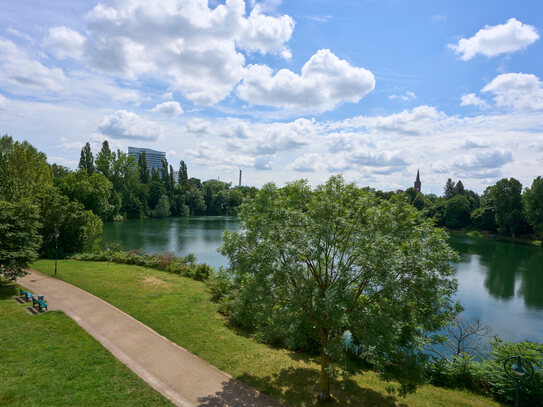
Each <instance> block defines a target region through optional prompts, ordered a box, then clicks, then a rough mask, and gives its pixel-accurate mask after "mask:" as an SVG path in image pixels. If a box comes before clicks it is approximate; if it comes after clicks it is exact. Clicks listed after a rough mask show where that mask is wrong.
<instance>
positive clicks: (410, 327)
mask: <svg viewBox="0 0 543 407" xmlns="http://www.w3.org/2000/svg"><path fill="white" fill-rule="evenodd" d="M239 216H240V219H241V231H240V232H237V233H228V232H227V233H225V236H224V245H223V247H222V249H221V251H222V253H223V254H224V255H226V256H227V257H228V259H229V262H230V268H231V273H232V275H233V279H234V283H235V284H236V285H237V290H236V298H235V299H233V302H234V304H233V305H231V306H232V307H234V308H235V310H234V315H237V318H238V321H242V320H243V319H245V320H246V321H244V322H245V325H246V326H249V327H251V328H252V329H254V330H255V331H256V332H257V333H260V335H261V336H262V337H267V338H268V339H271V340H273V339H274V338H275V339H276V340H279V341H280V340H281V339H283V340H285V341H286V340H288V338H291V337H293V336H303V335H306V336H310V335H313V336H315V337H316V338H317V341H318V345H319V351H320V354H321V377H320V391H319V399H328V398H329V397H330V387H329V377H330V372H333V371H334V366H338V365H339V366H341V367H343V368H344V369H347V370H346V371H351V370H352V369H353V366H352V365H350V364H349V363H348V358H347V357H346V347H345V336H346V335H351V336H352V338H353V341H354V342H355V343H357V344H359V346H358V347H357V349H358V350H357V351H358V352H359V356H361V357H363V358H365V359H366V360H369V361H371V363H373V364H374V365H375V366H376V367H377V368H378V369H380V370H381V372H382V373H383V374H384V375H385V377H394V378H396V379H398V380H400V382H401V383H402V385H403V387H402V389H403V390H405V391H407V390H413V389H414V387H415V386H416V384H417V382H418V381H419V380H420V379H421V376H420V375H419V374H418V373H420V372H421V371H420V369H419V370H417V369H416V367H417V366H420V364H419V363H418V362H420V361H421V359H424V356H423V355H422V354H421V353H420V352H416V351H415V350H416V349H417V346H418V345H421V343H422V342H421V341H423V338H424V336H423V335H422V331H436V330H438V329H439V328H440V327H442V326H443V325H444V324H445V323H447V322H448V321H450V319H451V316H452V315H453V314H454V309H455V307H454V304H453V301H452V296H453V294H454V292H455V290H456V282H455V280H453V279H452V278H451V275H452V272H453V268H452V266H451V265H450V264H449V261H450V260H451V259H453V258H454V257H455V254H454V252H453V251H452V249H451V248H450V247H449V246H448V245H447V242H446V235H445V234H444V232H443V231H441V230H439V229H436V228H434V227H433V224H432V222H431V221H429V220H424V219H422V217H421V216H420V214H419V213H418V211H417V210H416V209H414V208H413V207H412V206H411V205H409V204H407V203H405V202H401V201H399V202H390V201H383V200H379V199H377V198H376V197H375V196H374V195H373V194H372V193H371V192H368V191H364V190H362V189H360V188H357V187H356V186H355V185H354V184H346V183H345V182H344V180H343V178H341V177H340V176H335V177H331V178H330V179H329V180H328V182H326V183H325V184H324V185H320V186H318V187H317V188H315V189H311V188H310V187H309V185H308V183H307V182H306V181H297V182H293V183H290V184H287V186H285V187H284V188H277V187H276V186H275V185H274V184H266V185H265V186H264V187H263V188H262V189H261V190H260V191H259V192H258V193H257V194H256V196H255V198H254V199H252V200H249V201H246V202H245V203H244V204H243V205H242V206H241V209H240V212H239ZM242 322H243V321H242ZM385 366H388V367H387V368H385ZM402 366H403V367H408V368H407V370H403V368H402ZM387 375H388V376H387Z"/></svg>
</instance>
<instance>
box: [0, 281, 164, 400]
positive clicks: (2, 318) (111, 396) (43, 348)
mask: <svg viewBox="0 0 543 407" xmlns="http://www.w3.org/2000/svg"><path fill="white" fill-rule="evenodd" d="M17 295H18V291H17V290H16V286H15V285H14V284H9V285H8V284H7V283H6V282H5V281H4V282H3V285H2V286H1V287H0V406H17V407H19V406H55V407H57V406H100V407H105V406H111V407H117V406H142V407H144V406H172V404H171V403H170V402H169V401H168V400H166V399H165V398H164V397H162V395H161V394H160V393H158V392H156V391H155V390H154V389H152V388H151V387H150V386H148V385H147V383H145V382H144V381H143V380H141V379H140V378H139V377H138V376H136V375H135V374H134V373H132V371H131V370H129V369H128V368H127V367H126V366H124V365H123V364H122V363H121V362H119V361H118V360H117V359H116V358H115V357H114V356H113V355H111V354H110V353H109V351H107V350H106V349H105V348H104V347H102V345H100V344H99V343H98V342H97V341H95V340H94V338H92V337H91V336H90V335H88V334H87V333H86V332H85V331H84V330H83V329H82V328H80V327H79V325H77V324H76V323H75V322H74V321H73V320H72V319H70V318H69V317H68V316H66V315H65V314H64V313H63V312H61V311H49V312H46V313H42V314H38V315H30V314H29V313H27V312H26V311H25V308H26V307H28V306H29V305H28V304H26V305H23V304H18V303H17V302H15V301H14V300H13V299H12V298H13V297H16V296H17ZM30 304H32V303H30Z"/></svg>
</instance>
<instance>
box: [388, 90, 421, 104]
mask: <svg viewBox="0 0 543 407" xmlns="http://www.w3.org/2000/svg"><path fill="white" fill-rule="evenodd" d="M416 97H417V95H415V92H405V95H396V94H392V95H390V96H389V97H388V98H389V99H390V100H403V101H404V102H407V101H408V100H413V99H416Z"/></svg>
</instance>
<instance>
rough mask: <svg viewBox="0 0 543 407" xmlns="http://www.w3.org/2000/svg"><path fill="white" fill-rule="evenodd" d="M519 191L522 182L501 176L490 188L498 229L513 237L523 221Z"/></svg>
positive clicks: (520, 191)
mask: <svg viewBox="0 0 543 407" xmlns="http://www.w3.org/2000/svg"><path fill="white" fill-rule="evenodd" d="M521 193H522V184H521V183H520V182H519V181H518V180H516V179H515V178H509V179H507V178H502V179H501V180H499V181H498V182H497V183H496V185H494V186H493V187H492V189H491V195H492V199H493V200H494V208H495V211H496V224H497V225H498V231H499V232H501V233H510V234H511V236H512V237H513V238H515V235H516V233H517V230H518V229H519V228H520V227H521V225H522V223H523V221H524V216H523V206H522V195H521Z"/></svg>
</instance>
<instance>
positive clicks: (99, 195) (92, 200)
mask: <svg viewBox="0 0 543 407" xmlns="http://www.w3.org/2000/svg"><path fill="white" fill-rule="evenodd" d="M58 187H59V189H60V191H61V192H62V194H64V195H66V196H67V197H69V198H70V200H72V201H78V202H80V203H82V204H83V206H84V207H85V209H87V210H90V211H92V212H94V214H96V215H98V216H99V217H100V218H101V219H102V220H106V219H111V218H113V216H114V215H115V206H114V205H112V204H110V200H111V194H112V188H113V184H112V183H111V181H109V179H107V177H106V176H105V175H104V174H103V173H98V172H94V173H92V174H91V175H89V174H88V173H87V171H85V170H79V171H77V172H72V173H70V174H68V175H67V176H65V177H64V178H62V179H61V180H59V182H58Z"/></svg>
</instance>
